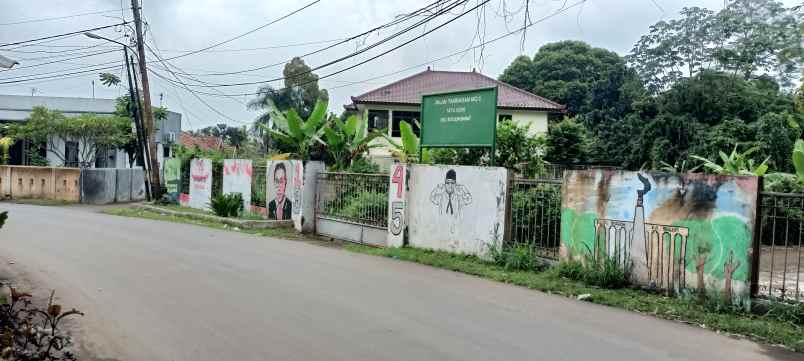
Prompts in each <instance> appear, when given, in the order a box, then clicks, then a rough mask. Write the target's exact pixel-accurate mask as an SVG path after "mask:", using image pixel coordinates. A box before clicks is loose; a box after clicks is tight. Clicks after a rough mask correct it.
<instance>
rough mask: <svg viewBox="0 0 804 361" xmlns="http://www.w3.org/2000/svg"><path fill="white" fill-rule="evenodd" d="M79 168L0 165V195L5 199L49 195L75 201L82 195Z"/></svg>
mask: <svg viewBox="0 0 804 361" xmlns="http://www.w3.org/2000/svg"><path fill="white" fill-rule="evenodd" d="M80 177H81V171H80V170H79V169H78V168H62V167H32V166H18V165H3V166H0V197H2V198H4V199H25V198H37V199H52V200H60V201H67V202H78V201H79V200H80V199H81V196H80V192H79V180H80Z"/></svg>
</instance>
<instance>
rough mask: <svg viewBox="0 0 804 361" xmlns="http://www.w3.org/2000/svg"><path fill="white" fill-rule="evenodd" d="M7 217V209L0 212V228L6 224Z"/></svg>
mask: <svg viewBox="0 0 804 361" xmlns="http://www.w3.org/2000/svg"><path fill="white" fill-rule="evenodd" d="M7 219H8V211H3V212H0V228H3V226H4V225H5V224H6V220H7Z"/></svg>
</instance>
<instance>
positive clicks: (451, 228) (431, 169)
mask: <svg viewBox="0 0 804 361" xmlns="http://www.w3.org/2000/svg"><path fill="white" fill-rule="evenodd" d="M409 184H410V185H409V190H408V202H407V214H408V218H409V220H408V222H407V225H408V230H409V233H410V237H409V239H410V243H411V245H413V246H417V247H422V248H430V249H439V250H446V251H450V252H455V253H464V254H474V255H479V256H485V255H487V254H488V250H489V247H498V246H499V245H501V244H502V241H503V235H504V234H505V212H506V210H505V207H506V206H505V200H506V197H507V192H508V186H507V185H508V171H507V170H506V169H505V168H495V167H466V166H425V165H414V166H411V167H410V177H409ZM392 189H393V187H392ZM391 231H392V232H393V229H391Z"/></svg>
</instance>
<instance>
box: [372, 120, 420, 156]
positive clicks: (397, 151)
mask: <svg viewBox="0 0 804 361" xmlns="http://www.w3.org/2000/svg"><path fill="white" fill-rule="evenodd" d="M399 133H400V134H401V136H402V143H401V144H400V143H397V142H396V140H395V139H394V138H391V137H389V136H388V135H385V134H383V136H384V137H385V139H386V140H388V143H389V144H390V145H391V147H393V148H394V149H393V150H392V151H391V155H393V156H394V158H396V159H398V160H399V161H400V162H402V163H430V151H429V150H427V149H421V159H420V158H419V137H418V136H416V133H414V132H413V127H411V126H410V123H408V122H406V121H404V120H402V121H400V122H399Z"/></svg>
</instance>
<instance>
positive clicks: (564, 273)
mask: <svg viewBox="0 0 804 361" xmlns="http://www.w3.org/2000/svg"><path fill="white" fill-rule="evenodd" d="M558 275H559V276H560V277H564V278H568V279H571V280H574V281H582V280H583V275H584V269H583V263H581V262H580V261H576V260H568V261H563V262H561V263H559V264H558Z"/></svg>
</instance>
